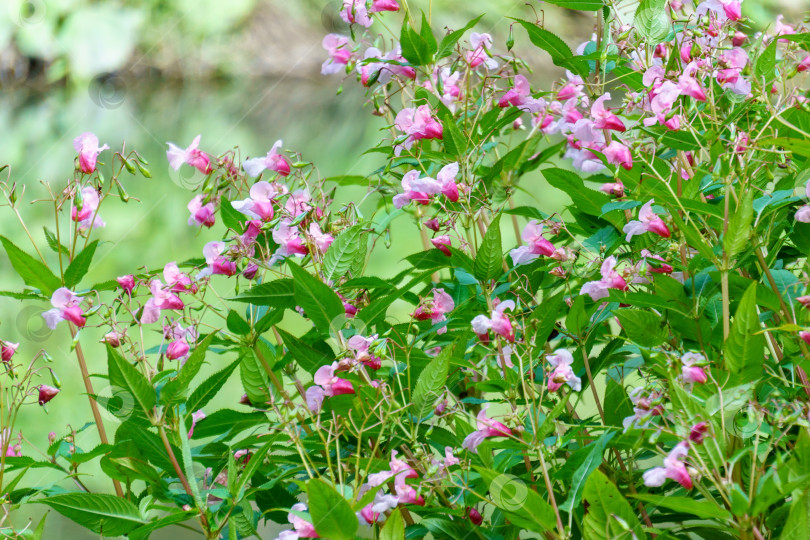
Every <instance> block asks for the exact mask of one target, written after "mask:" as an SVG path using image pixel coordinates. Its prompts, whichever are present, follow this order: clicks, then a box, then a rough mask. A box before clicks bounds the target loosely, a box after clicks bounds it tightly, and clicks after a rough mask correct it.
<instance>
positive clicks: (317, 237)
mask: <svg viewBox="0 0 810 540" xmlns="http://www.w3.org/2000/svg"><path fill="white" fill-rule="evenodd" d="M309 236H311V237H312V241H313V242H314V243H315V247H317V248H318V251H320V252H321V253H326V250H327V249H329V246H331V245H332V242H334V241H335V238H334V237H333V236H332V235H331V234H329V233H324V232H323V231H321V227H320V226H319V225H318V224H317V223H311V224H310V225H309Z"/></svg>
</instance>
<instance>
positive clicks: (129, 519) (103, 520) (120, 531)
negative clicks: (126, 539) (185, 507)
mask: <svg viewBox="0 0 810 540" xmlns="http://www.w3.org/2000/svg"><path fill="white" fill-rule="evenodd" d="M36 502H38V503H42V504H47V505H48V506H50V507H51V508H53V509H54V510H56V511H57V512H59V513H60V514H62V515H63V516H65V517H67V518H69V519H71V520H73V521H75V522H76V523H78V524H79V525H81V526H83V527H85V528H87V529H90V530H91V531H93V532H94V533H96V534H103V535H104V536H108V537H114V536H122V535H125V534H127V533H128V532H130V531H131V530H133V529H135V528H136V527H138V526H140V525H143V524H144V523H146V520H145V519H143V517H142V516H141V515H140V512H138V508H137V507H136V506H135V505H134V504H132V503H131V502H129V501H128V500H127V499H124V498H122V497H116V496H115V495H107V494H103V493H63V494H59V495H53V496H51V497H48V498H47V499H39V500H37V501H36Z"/></svg>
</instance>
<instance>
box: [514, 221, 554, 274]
mask: <svg viewBox="0 0 810 540" xmlns="http://www.w3.org/2000/svg"><path fill="white" fill-rule="evenodd" d="M521 238H523V241H524V242H526V245H525V246H520V247H518V248H515V249H513V250H512V251H510V252H509V256H510V257H512V263H513V264H514V265H515V266H518V265H521V264H528V263H530V262H532V261H534V260H535V259H537V258H538V257H539V256H541V255H543V256H545V257H551V256H552V255H553V254H554V246H553V245H552V244H551V242H549V241H548V240H547V239H546V238H545V237H544V236H543V225H542V224H540V223H538V222H537V220H534V219H533V220H531V221H530V222H529V223H528V224H527V225H526V227H524V228H523V233H522V235H521Z"/></svg>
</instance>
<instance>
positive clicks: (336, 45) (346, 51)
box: [321, 34, 352, 75]
mask: <svg viewBox="0 0 810 540" xmlns="http://www.w3.org/2000/svg"><path fill="white" fill-rule="evenodd" d="M321 45H322V46H323V48H324V49H326V52H327V53H329V57H328V58H327V59H326V60H325V61H324V63H323V65H322V66H321V74H322V75H332V74H335V73H340V72H341V71H343V70H344V69H345V68H346V65H347V64H348V63H349V61H350V60H351V57H352V51H351V47H350V46H349V38H347V37H346V36H341V35H340V34H327V35H326V36H324V38H323V41H322V42H321Z"/></svg>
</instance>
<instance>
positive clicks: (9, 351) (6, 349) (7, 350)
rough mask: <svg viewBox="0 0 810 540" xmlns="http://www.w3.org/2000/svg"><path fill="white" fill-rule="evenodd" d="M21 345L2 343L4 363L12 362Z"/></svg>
mask: <svg viewBox="0 0 810 540" xmlns="http://www.w3.org/2000/svg"><path fill="white" fill-rule="evenodd" d="M19 346H20V344H19V343H12V342H10V341H0V352H2V358H3V362H5V363H9V362H11V358H12V357H13V356H14V353H16V352H17V347H19Z"/></svg>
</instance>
